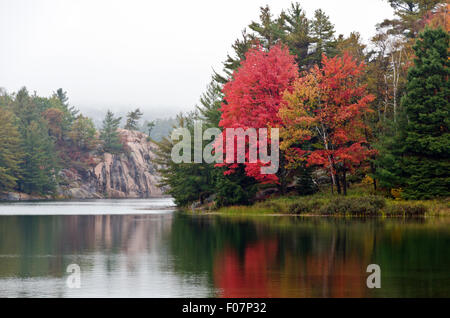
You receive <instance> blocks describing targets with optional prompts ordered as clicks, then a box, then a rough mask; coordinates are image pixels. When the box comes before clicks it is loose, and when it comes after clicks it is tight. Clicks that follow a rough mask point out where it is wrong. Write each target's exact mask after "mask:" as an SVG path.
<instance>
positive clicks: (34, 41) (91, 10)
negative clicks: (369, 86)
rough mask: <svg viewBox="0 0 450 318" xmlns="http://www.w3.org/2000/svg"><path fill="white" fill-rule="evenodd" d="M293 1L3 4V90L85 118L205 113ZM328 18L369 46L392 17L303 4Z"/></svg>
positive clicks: (366, 4) (343, 5)
mask: <svg viewBox="0 0 450 318" xmlns="http://www.w3.org/2000/svg"><path fill="white" fill-rule="evenodd" d="M290 3H291V1H289V0H286V1H284V0H281V1H280V0H276V1H267V0H265V1H260V0H245V1H243V0H227V1H217V0H201V1H199V0H191V1H186V0H184V1H170V0H169V1H149V0H146V1H137V0H126V1H125V0H117V1H115V0H89V1H87V0H76V1H75V0H73V1H69V0H64V1H63V0H54V1H51V0H39V1H35V0H1V1H0V40H1V43H2V46H1V47H2V48H1V50H0V87H4V88H5V89H6V90H7V91H8V92H14V91H17V90H18V89H20V87H22V86H26V87H27V88H28V89H29V90H30V91H36V92H37V94H38V95H44V96H48V95H50V94H51V93H52V92H53V91H55V90H56V89H57V88H59V87H62V88H64V89H65V90H66V91H67V92H68V95H69V98H70V103H71V104H72V105H75V106H76V107H78V108H79V109H80V110H81V111H82V112H85V113H87V114H91V115H94V116H95V117H97V114H98V115H100V114H101V115H103V113H104V112H105V110H106V109H108V108H110V109H112V110H114V111H116V112H120V113H123V112H125V111H127V110H129V109H131V108H135V107H140V108H141V110H143V112H144V113H145V114H146V115H147V116H146V117H148V116H151V117H153V118H155V117H168V116H173V115H174V114H176V113H178V112H179V111H189V110H191V109H193V106H194V105H195V104H197V102H198V99H199V96H200V94H201V93H202V92H203V91H204V89H205V87H206V85H207V84H208V82H209V80H210V77H211V74H212V70H213V68H214V69H216V70H220V69H221V63H222V61H223V60H224V59H225V57H226V54H227V52H229V53H231V52H232V51H231V44H232V43H233V42H234V40H235V39H236V38H238V37H239V36H240V33H241V30H242V29H244V28H245V26H247V25H248V24H249V23H250V22H251V21H252V20H258V16H259V7H260V6H263V5H265V4H269V5H270V7H271V8H272V11H273V14H274V15H278V14H279V12H280V11H281V9H283V8H288V7H289V6H290ZM300 3H301V5H302V6H303V8H304V9H305V10H306V11H307V15H308V17H312V15H313V13H314V10H315V9H318V8H322V9H323V10H324V11H325V12H326V13H327V14H328V15H329V16H330V18H331V20H332V22H333V23H334V24H335V25H336V30H337V34H341V33H342V34H344V35H348V34H349V33H350V32H352V31H358V32H360V33H361V34H362V36H363V38H364V39H365V40H366V41H367V40H368V39H369V38H370V37H371V36H372V35H373V34H374V33H375V24H376V23H379V22H381V21H382V20H383V19H384V18H386V17H391V16H392V10H391V8H390V7H389V5H388V4H387V1H383V0H342V1H336V0H304V1H300Z"/></svg>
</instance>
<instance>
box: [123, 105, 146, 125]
mask: <svg viewBox="0 0 450 318" xmlns="http://www.w3.org/2000/svg"><path fill="white" fill-rule="evenodd" d="M142 115H143V114H142V113H141V111H140V109H139V108H136V110H134V111H132V112H128V114H127V123H126V124H125V127H124V128H125V129H128V130H138V128H139V127H138V121H139V119H141V117H142Z"/></svg>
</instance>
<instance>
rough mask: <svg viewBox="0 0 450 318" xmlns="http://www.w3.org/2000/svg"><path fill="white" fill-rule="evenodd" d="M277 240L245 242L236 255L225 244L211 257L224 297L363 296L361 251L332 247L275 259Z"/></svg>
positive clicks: (363, 274)
mask: <svg viewBox="0 0 450 318" xmlns="http://www.w3.org/2000/svg"><path fill="white" fill-rule="evenodd" d="M277 252H278V243H277V241H274V240H272V241H265V242H261V243H256V244H252V245H249V246H247V247H246V248H245V251H244V256H243V257H242V258H240V257H239V256H238V254H237V253H236V251H235V250H233V249H231V248H226V249H225V250H224V251H223V253H221V254H219V255H218V256H217V257H216V258H215V261H214V283H215V287H216V288H218V289H219V290H220V295H221V296H222V297H226V298H245V297H254V298H261V297H273V298H277V297H296V298H297V297H365V296H367V287H366V286H365V280H366V276H367V274H366V273H365V266H367V265H365V264H368V260H364V259H365V257H363V259H361V255H358V254H348V255H345V256H344V255H341V254H337V253H336V250H335V247H333V248H330V249H327V250H321V251H318V252H316V253H314V254H311V255H293V254H292V253H290V252H289V251H286V253H284V259H283V262H282V263H279V262H277V259H276V257H277Z"/></svg>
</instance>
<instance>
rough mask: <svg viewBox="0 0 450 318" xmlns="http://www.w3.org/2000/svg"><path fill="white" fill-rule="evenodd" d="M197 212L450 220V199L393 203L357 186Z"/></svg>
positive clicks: (204, 207)
mask: <svg viewBox="0 0 450 318" xmlns="http://www.w3.org/2000/svg"><path fill="white" fill-rule="evenodd" d="M200 211H203V212H212V213H219V214H223V215H304V216H352V217H368V216H370V217H373V216H385V217H422V216H450V198H445V199H436V200H411V201H404V200H396V199H392V198H386V197H384V196H381V195H376V194H374V193H373V191H371V190H370V189H369V188H368V187H366V186H364V185H360V186H358V187H355V188H353V189H352V190H350V191H349V194H348V195H347V196H345V197H343V196H337V195H332V194H331V193H329V192H324V191H321V192H319V193H316V194H314V195H309V196H297V195H284V196H274V197H270V198H267V199H265V200H264V201H259V202H255V203H254V204H252V205H249V206H229V207H223V208H219V209H215V207H214V206H213V205H210V206H203V207H202V208H201V209H200Z"/></svg>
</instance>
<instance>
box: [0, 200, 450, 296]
mask: <svg viewBox="0 0 450 318" xmlns="http://www.w3.org/2000/svg"><path fill="white" fill-rule="evenodd" d="M172 205H173V204H172V201H171V200H170V199H150V200H95V201H83V202H43V203H13V204H0V297H449V296H450V220H449V219H446V218H425V219H409V220H404V219H387V220H383V219H365V220H362V219H345V218H298V217H269V216H265V217H256V218H241V217H232V218H230V217H228V218H225V217H221V216H189V215H185V214H180V213H175V212H173V210H171V208H170V207H171V206H172ZM69 264H78V265H79V266H80V268H81V288H79V289H70V288H68V287H67V284H66V280H67V278H68V275H69V273H67V272H66V269H67V266H68V265H69ZM369 264H378V265H380V267H381V289H377V290H371V289H368V288H367V287H366V278H367V276H368V275H369V274H368V273H366V268H367V265H369Z"/></svg>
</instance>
